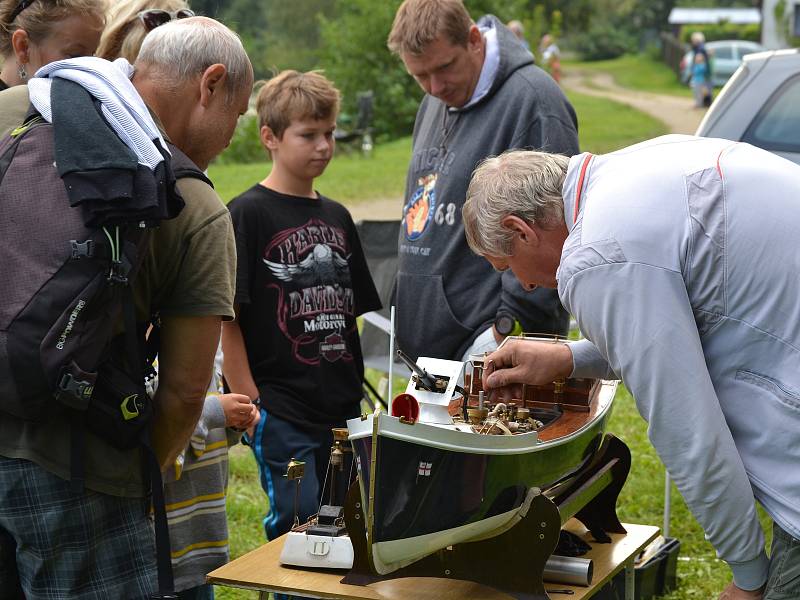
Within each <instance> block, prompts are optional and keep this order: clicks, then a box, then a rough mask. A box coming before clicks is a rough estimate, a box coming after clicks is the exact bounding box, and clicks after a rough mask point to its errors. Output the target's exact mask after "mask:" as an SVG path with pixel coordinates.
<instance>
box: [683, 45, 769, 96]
mask: <svg viewBox="0 0 800 600" xmlns="http://www.w3.org/2000/svg"><path fill="white" fill-rule="evenodd" d="M763 51H764V47H763V46H762V45H761V44H757V43H756V42H748V41H747V40H717V41H714V42H707V43H706V52H708V56H709V58H710V59H711V83H712V84H713V85H714V87H720V86H723V85H725V82H726V81H728V79H729V78H730V76H731V75H733V73H734V71H736V69H738V68H739V65H740V64H742V59H743V58H744V57H745V56H747V55H748V54H753V53H754V52H763ZM693 60H694V50H689V52H687V53H686V54H684V55H683V58H682V59H681V64H680V69H681V73H682V77H683V81H684V82H685V83H689V78H690V77H691V75H692V61H693Z"/></svg>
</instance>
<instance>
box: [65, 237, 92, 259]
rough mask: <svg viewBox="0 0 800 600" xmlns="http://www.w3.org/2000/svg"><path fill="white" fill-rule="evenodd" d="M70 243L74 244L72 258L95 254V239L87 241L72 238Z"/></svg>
mask: <svg viewBox="0 0 800 600" xmlns="http://www.w3.org/2000/svg"><path fill="white" fill-rule="evenodd" d="M70 245H71V246H72V258H73V259H74V260H77V259H79V258H84V257H86V258H91V257H92V256H94V240H86V241H85V242H79V241H78V240H71V241H70Z"/></svg>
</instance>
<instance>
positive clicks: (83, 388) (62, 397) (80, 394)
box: [58, 372, 94, 410]
mask: <svg viewBox="0 0 800 600" xmlns="http://www.w3.org/2000/svg"><path fill="white" fill-rule="evenodd" d="M93 391H94V381H84V380H81V379H76V378H75V377H74V376H73V375H72V373H69V372H66V373H62V375H61V378H60V379H59V381H58V399H59V401H61V402H62V403H63V404H65V405H67V406H69V407H70V408H74V409H75V410H86V408H87V407H88V406H89V401H90V400H91V399H92V392H93Z"/></svg>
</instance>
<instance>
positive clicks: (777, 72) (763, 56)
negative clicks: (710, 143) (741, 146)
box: [697, 49, 800, 164]
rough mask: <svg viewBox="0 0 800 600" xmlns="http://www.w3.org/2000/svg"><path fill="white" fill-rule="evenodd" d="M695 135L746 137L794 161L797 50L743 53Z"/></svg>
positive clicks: (799, 126)
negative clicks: (743, 56)
mask: <svg viewBox="0 0 800 600" xmlns="http://www.w3.org/2000/svg"><path fill="white" fill-rule="evenodd" d="M697 135H702V136H705V137H716V138H725V139H729V140H735V141H742V142H747V143H748V144H752V145H754V146H758V147H759V148H764V149H765V150H769V151H770V152H774V153H775V154H778V155H780V156H783V157H784V158H788V159H789V160H791V161H793V162H795V163H797V164H800V50H798V49H792V50H773V51H771V52H762V53H759V54H752V55H749V56H747V57H745V59H744V62H743V63H742V66H741V67H739V70H738V71H736V73H735V74H734V75H733V77H731V79H730V81H728V83H727V84H726V85H725V87H724V88H722V91H720V93H719V95H718V96H717V99H716V101H715V102H714V104H712V105H711V108H710V109H709V110H708V112H707V113H706V115H705V117H704V118H703V120H702V122H701V123H700V126H699V127H698V129H697Z"/></svg>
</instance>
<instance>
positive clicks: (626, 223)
mask: <svg viewBox="0 0 800 600" xmlns="http://www.w3.org/2000/svg"><path fill="white" fill-rule="evenodd" d="M798 197H800V166H798V165H795V164H794V163H792V162H789V161H787V160H785V159H783V158H781V157H778V156H776V155H774V154H772V153H770V152H767V151H765V150H762V149H760V148H756V147H754V146H751V145H749V144H741V143H735V142H730V141H727V140H721V139H710V138H699V137H692V136H679V135H670V136H663V137H659V138H656V139H654V140H648V141H645V142H642V143H640V144H637V145H635V146H631V147H629V148H623V149H621V150H618V151H616V152H613V153H611V154H606V155H598V156H592V155H591V154H588V153H585V154H582V155H578V156H574V157H572V158H571V159H569V158H567V157H564V156H557V155H553V154H546V153H541V152H530V151H527V152H525V151H520V152H511V153H507V154H503V155H501V156H499V157H495V158H492V159H489V160H487V161H486V162H485V163H484V164H483V165H481V166H480V167H479V168H478V169H476V171H475V173H474V175H473V177H472V181H471V183H470V186H469V192H468V200H467V202H466V204H465V205H464V223H465V228H466V233H467V236H468V239H469V244H470V246H471V247H472V248H473V249H474V251H475V252H477V253H479V254H480V255H482V256H484V257H485V258H486V259H487V261H489V262H491V263H492V264H493V265H494V266H495V268H497V269H509V270H511V271H513V272H514V273H515V274H516V276H517V277H518V278H519V280H520V281H521V282H522V283H523V285H525V286H526V287H533V286H537V285H542V286H547V287H557V288H558V292H559V295H560V297H561V300H562V301H563V302H564V305H565V306H566V308H567V309H568V310H569V311H570V313H571V314H572V315H574V316H575V319H576V320H577V322H578V326H579V327H580V330H581V332H582V333H583V334H584V335H585V336H586V338H585V339H584V340H581V341H577V342H569V344H568V345H559V344H542V343H538V342H530V341H526V340H513V341H511V342H510V343H507V344H504V346H503V347H502V348H500V349H498V350H497V351H496V352H494V353H492V354H490V355H489V356H488V357H486V365H487V368H486V369H485V371H484V375H483V383H484V388H485V389H486V390H487V391H489V393H493V394H494V395H495V398H509V399H510V398H519V397H520V396H519V393H520V391H521V389H520V388H521V385H522V384H543V383H550V382H552V381H554V380H555V379H558V378H560V377H588V378H603V379H622V380H623V381H624V382H625V385H626V386H627V388H628V389H629V390H630V392H631V394H632V395H633V397H634V398H635V400H636V406H637V408H638V410H639V412H640V413H641V415H642V417H643V418H644V419H645V420H646V421H647V423H648V426H647V435H648V437H649V439H650V441H651V442H652V444H653V446H654V447H655V449H656V451H657V452H658V454H659V457H660V458H661V460H662V461H663V462H664V464H665V465H666V467H667V469H668V471H669V474H670V476H671V478H672V480H673V481H674V482H675V484H676V485H677V486H678V489H679V490H680V492H681V495H682V496H683V498H684V499H685V500H686V504H687V505H688V507H689V509H690V510H691V511H692V514H693V515H694V516H695V518H696V519H697V521H698V522H699V523H700V525H701V526H702V527H703V529H704V530H705V532H706V537H707V539H708V540H709V541H710V542H711V544H713V546H714V548H715V549H716V551H717V555H718V556H719V558H721V559H722V560H724V561H725V562H726V563H728V566H729V567H730V569H731V572H732V574H733V582H732V583H730V584H729V585H728V586H727V587H726V588H725V590H724V591H723V592H722V594H721V595H720V600H745V599H753V600H759V599H761V598H762V597H763V598H764V600H796V599H797V598H800V576H798V575H800V469H798V464H800V443H798V440H800V401H799V399H800V369H798V365H800V304H798V302H797V298H798V297H799V296H800V278H798V276H797V274H798V273H800V253H798V252H796V251H795V250H796V247H797V240H798V238H800V204H799V203H798V202H797V198H798ZM757 504H760V505H761V506H762V507H763V508H764V510H765V511H766V512H767V514H769V516H770V517H771V518H772V520H773V536H772V548H771V551H770V557H769V558H767V555H766V553H765V551H764V533H763V531H762V529H761V525H760V523H759V518H758V513H757V510H756V507H757Z"/></svg>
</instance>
